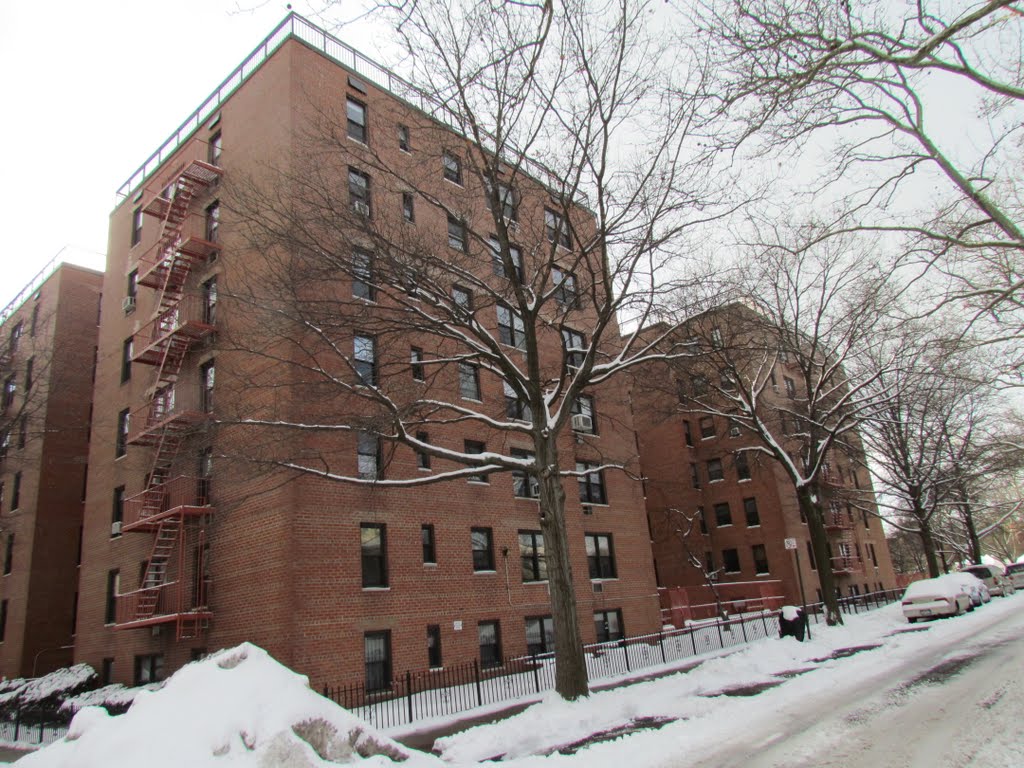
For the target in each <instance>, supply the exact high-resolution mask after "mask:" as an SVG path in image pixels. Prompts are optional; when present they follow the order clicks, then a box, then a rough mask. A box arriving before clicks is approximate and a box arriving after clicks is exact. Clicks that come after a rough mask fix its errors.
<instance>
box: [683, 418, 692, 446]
mask: <svg viewBox="0 0 1024 768" xmlns="http://www.w3.org/2000/svg"><path fill="white" fill-rule="evenodd" d="M683 441H684V442H685V443H686V445H687V446H689V447H690V448H693V430H692V429H691V428H690V422H688V421H684V422H683Z"/></svg>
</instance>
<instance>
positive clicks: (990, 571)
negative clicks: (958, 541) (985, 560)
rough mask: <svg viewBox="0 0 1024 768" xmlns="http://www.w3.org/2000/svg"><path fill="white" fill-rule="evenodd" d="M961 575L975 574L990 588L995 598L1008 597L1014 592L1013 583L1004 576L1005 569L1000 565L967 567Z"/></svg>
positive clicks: (962, 570) (961, 570)
mask: <svg viewBox="0 0 1024 768" xmlns="http://www.w3.org/2000/svg"><path fill="white" fill-rule="evenodd" d="M960 573H973V574H974V575H975V576H977V577H978V578H979V579H981V580H982V581H983V582H985V586H986V587H988V591H989V592H991V593H992V595H993V597H995V596H1000V597H1006V596H1007V595H1012V594H1013V592H1014V589H1013V582H1011V581H1010V580H1009V579H1007V578H1006V576H1005V575H1003V569H1002V567H1001V566H998V565H985V564H982V565H966V566H964V567H963V568H961V569H960Z"/></svg>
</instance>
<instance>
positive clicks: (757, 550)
mask: <svg viewBox="0 0 1024 768" xmlns="http://www.w3.org/2000/svg"><path fill="white" fill-rule="evenodd" d="M750 554H751V555H752V556H753V558H754V573H756V574H758V575H761V574H765V573H769V570H768V553H767V552H765V549H764V544H755V545H754V546H752V547H751V548H750Z"/></svg>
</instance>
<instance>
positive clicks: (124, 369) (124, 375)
mask: <svg viewBox="0 0 1024 768" xmlns="http://www.w3.org/2000/svg"><path fill="white" fill-rule="evenodd" d="M134 345H135V337H134V336H129V337H128V338H127V339H125V340H124V341H123V342H121V383H122V384H124V383H125V382H126V381H129V380H130V379H131V378H132V354H133V350H134Z"/></svg>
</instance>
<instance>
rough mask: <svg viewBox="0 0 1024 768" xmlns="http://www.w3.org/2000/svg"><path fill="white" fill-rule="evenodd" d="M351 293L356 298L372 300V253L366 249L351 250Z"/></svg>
mask: <svg viewBox="0 0 1024 768" xmlns="http://www.w3.org/2000/svg"><path fill="white" fill-rule="evenodd" d="M352 295H353V296H354V297H355V298H357V299H366V300H367V301H373V300H374V290H373V255H372V254H370V253H369V252H368V251H362V250H355V251H353V252H352Z"/></svg>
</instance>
